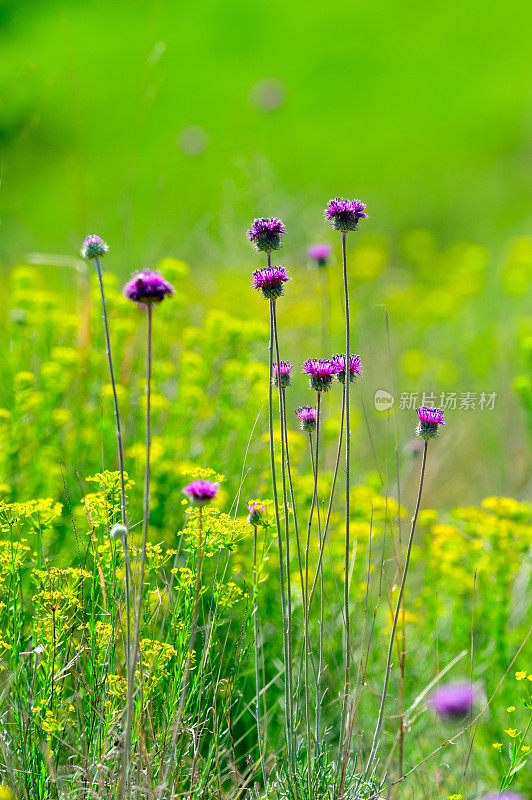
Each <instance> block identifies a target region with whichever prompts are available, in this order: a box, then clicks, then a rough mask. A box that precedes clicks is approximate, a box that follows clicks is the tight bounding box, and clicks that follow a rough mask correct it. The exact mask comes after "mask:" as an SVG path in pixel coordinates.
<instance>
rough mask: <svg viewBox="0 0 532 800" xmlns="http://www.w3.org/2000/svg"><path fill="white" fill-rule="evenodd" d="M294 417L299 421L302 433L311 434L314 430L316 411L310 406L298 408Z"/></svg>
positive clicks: (316, 417)
mask: <svg viewBox="0 0 532 800" xmlns="http://www.w3.org/2000/svg"><path fill="white" fill-rule="evenodd" d="M296 416H297V418H298V419H299V427H300V428H301V430H302V431H307V433H311V432H312V431H315V430H316V424H317V419H318V411H317V409H316V408H313V407H312V406H299V408H298V409H297V410H296Z"/></svg>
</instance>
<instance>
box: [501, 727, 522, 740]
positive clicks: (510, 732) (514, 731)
mask: <svg viewBox="0 0 532 800" xmlns="http://www.w3.org/2000/svg"><path fill="white" fill-rule="evenodd" d="M504 732H505V733H507V734H508V736H511V737H512V739H515V738H516V736H519V734H520V733H521V731H518V730H517V728H508V729H505V731H504Z"/></svg>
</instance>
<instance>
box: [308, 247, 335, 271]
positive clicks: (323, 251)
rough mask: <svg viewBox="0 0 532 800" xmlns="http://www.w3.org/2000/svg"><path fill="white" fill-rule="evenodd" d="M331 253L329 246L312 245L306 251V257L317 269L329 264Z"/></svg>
mask: <svg viewBox="0 0 532 800" xmlns="http://www.w3.org/2000/svg"><path fill="white" fill-rule="evenodd" d="M331 253H332V247H331V245H330V244H313V245H312V247H309V249H308V250H307V255H308V257H309V258H310V260H311V261H314V262H315V263H316V266H318V267H326V266H327V264H328V263H329V257H330V255H331Z"/></svg>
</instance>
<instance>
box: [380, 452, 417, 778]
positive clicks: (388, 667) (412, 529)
mask: <svg viewBox="0 0 532 800" xmlns="http://www.w3.org/2000/svg"><path fill="white" fill-rule="evenodd" d="M427 449H428V440H427V439H425V440H424V445H423V459H422V461H421V472H420V476H419V489H418V494H417V501H416V508H415V511H414V516H413V517H412V523H411V526H410V536H409V537H408V547H407V551H406V558H405V566H404V569H403V577H402V578H401V586H400V588H399V596H398V598H397V603H396V606H395V613H394V616H393V622H392V630H391V633H390V641H389V643H388V656H387V658H386V668H385V673H384V685H383V687H382V696H381V703H380V708H379V716H378V718H377V725H376V727H375V733H374V735H373V742H372V745H371V751H370V754H369V758H368V763H367V766H366V776H367V775H368V773H369V771H370V769H371V765H372V762H373V760H374V758H375V756H376V754H377V750H378V747H379V741H380V736H381V733H382V727H383V722H384V706H385V703H386V695H387V692H388V683H389V681H390V673H391V669H392V655H393V648H394V641H395V632H396V629H397V621H398V619H399V614H400V612H401V604H402V600H403V595H404V591H405V585H406V576H407V573H408V565H409V563H410V554H411V552H412V542H413V541H414V533H415V530H416V522H417V517H418V514H419V507H420V505H421V494H422V491H423V480H424V477H425V465H426V463H427Z"/></svg>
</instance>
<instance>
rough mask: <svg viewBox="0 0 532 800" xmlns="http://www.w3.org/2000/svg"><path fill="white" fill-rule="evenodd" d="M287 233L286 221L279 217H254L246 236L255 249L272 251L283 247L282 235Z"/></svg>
mask: <svg viewBox="0 0 532 800" xmlns="http://www.w3.org/2000/svg"><path fill="white" fill-rule="evenodd" d="M283 233H286V228H285V226H284V223H283V222H282V221H281V220H280V219H277V217H260V218H259V219H254V220H253V222H252V223H251V228H250V229H249V230H248V231H247V232H246V236H247V237H248V239H249V241H250V242H251V243H252V245H253V247H254V248H255V250H259V251H260V250H262V251H264V252H266V253H271V252H272V250H279V249H280V248H281V236H282V235H283Z"/></svg>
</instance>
